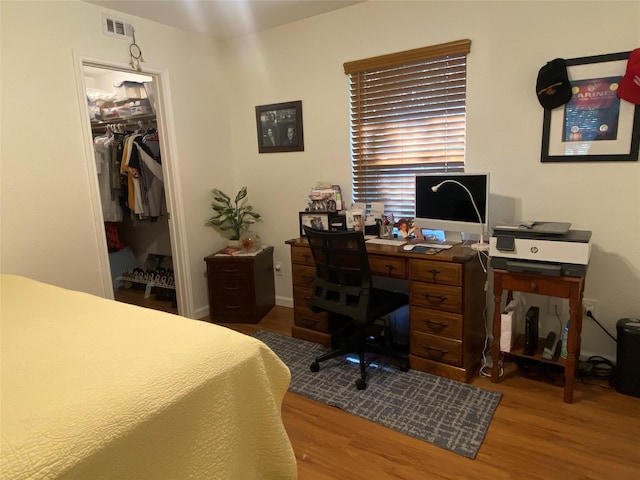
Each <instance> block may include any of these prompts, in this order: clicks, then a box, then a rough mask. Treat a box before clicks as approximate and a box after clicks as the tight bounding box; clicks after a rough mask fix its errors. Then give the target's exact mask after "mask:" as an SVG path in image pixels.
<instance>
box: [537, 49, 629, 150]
mask: <svg viewBox="0 0 640 480" xmlns="http://www.w3.org/2000/svg"><path fill="white" fill-rule="evenodd" d="M629 53H630V52H622V53H612V54H608V55H597V56H593V57H582V58H573V59H569V60H567V72H568V74H569V80H570V82H571V87H572V93H573V95H572V97H571V100H570V101H569V103H567V104H566V105H563V106H562V107H558V108H555V109H553V110H545V111H544V120H543V127H542V152H541V158H540V159H541V161H542V162H596V161H637V160H638V151H639V148H638V147H639V145H640V106H638V105H634V104H632V103H629V102H626V101H624V100H621V99H620V98H618V95H617V92H616V91H617V89H618V84H619V82H620V79H621V78H622V76H623V75H624V73H625V69H626V65H627V59H628V58H629Z"/></svg>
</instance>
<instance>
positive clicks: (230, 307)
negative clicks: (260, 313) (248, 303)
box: [224, 305, 240, 310]
mask: <svg viewBox="0 0 640 480" xmlns="http://www.w3.org/2000/svg"><path fill="white" fill-rule="evenodd" d="M224 308H228V309H231V310H233V309H235V308H240V305H225V306H224Z"/></svg>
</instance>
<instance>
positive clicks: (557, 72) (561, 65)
mask: <svg viewBox="0 0 640 480" xmlns="http://www.w3.org/2000/svg"><path fill="white" fill-rule="evenodd" d="M536 93H537V94H538V101H539V102H540V105H542V107H543V108H544V109H545V110H553V109H554V108H557V107H559V106H561V105H564V104H566V103H568V102H569V100H571V95H572V94H571V83H569V75H568V74H567V61H566V60H565V59H563V58H556V59H555V60H551V61H550V62H547V64H546V65H545V66H544V67H542V68H541V69H540V71H538V81H537V82H536Z"/></svg>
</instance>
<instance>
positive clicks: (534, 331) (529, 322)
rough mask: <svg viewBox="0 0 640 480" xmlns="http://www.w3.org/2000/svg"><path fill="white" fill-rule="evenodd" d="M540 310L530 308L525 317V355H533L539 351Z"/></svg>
mask: <svg viewBox="0 0 640 480" xmlns="http://www.w3.org/2000/svg"><path fill="white" fill-rule="evenodd" d="M539 315H540V309H539V308H538V307H530V308H529V310H527V315H526V316H525V317H524V352H523V353H524V354H525V355H533V354H535V353H536V350H537V349H538V317H539Z"/></svg>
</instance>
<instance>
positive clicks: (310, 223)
mask: <svg viewBox="0 0 640 480" xmlns="http://www.w3.org/2000/svg"><path fill="white" fill-rule="evenodd" d="M299 223H300V236H301V237H304V236H305V235H304V229H303V228H302V227H303V226H306V227H310V228H315V229H316V230H325V231H337V230H346V228H347V227H346V218H345V216H344V215H341V214H339V213H335V212H300V213H299Z"/></svg>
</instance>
